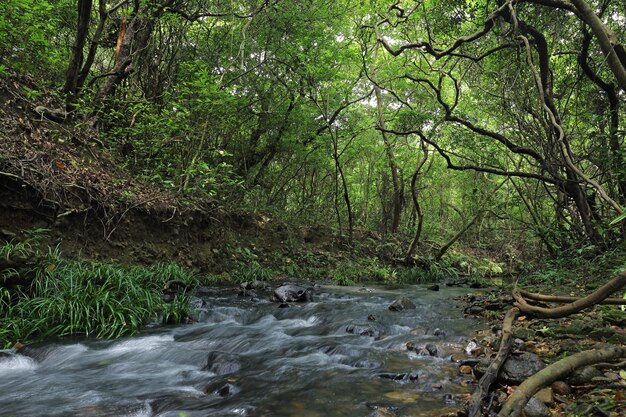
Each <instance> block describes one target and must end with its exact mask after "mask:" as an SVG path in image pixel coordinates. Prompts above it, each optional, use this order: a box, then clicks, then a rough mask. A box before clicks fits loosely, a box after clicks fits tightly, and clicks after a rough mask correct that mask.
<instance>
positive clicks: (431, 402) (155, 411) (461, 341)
mask: <svg viewBox="0 0 626 417" xmlns="http://www.w3.org/2000/svg"><path fill="white" fill-rule="evenodd" d="M466 291H467V290H463V289H459V288H442V291H439V292H433V291H428V290H427V289H426V288H425V287H422V286H405V287H394V288H390V287H368V291H364V290H363V289H359V288H344V287H330V286H324V287H321V288H316V289H315V291H314V299H313V302H310V303H303V304H297V303H293V304H292V305H291V308H278V305H277V304H275V303H271V302H270V301H263V300H261V301H257V302H253V301H250V300H249V299H246V298H241V297H237V295H236V294H235V293H234V292H233V290H229V289H213V290H211V291H210V292H205V293H204V294H203V296H202V298H203V299H204V300H205V301H206V311H205V312H203V313H202V315H201V317H200V322H199V323H196V324H191V325H180V326H171V327H160V328H154V329H149V330H147V331H145V332H143V333H141V334H140V335H138V336H135V337H131V338H126V339H120V340H115V341H94V340H79V341H76V340H74V341H71V342H68V341H65V342H63V343H47V344H43V345H40V346H36V347H28V348H27V349H25V350H24V352H25V353H27V354H28V356H25V355H22V354H16V355H12V356H8V357H2V358H0V416H3V417H8V416H20V417H21V416H33V417H34V416H129V417H131V416H132V417H144V416H145V417H151V416H159V417H165V416H168V417H196V416H198V417H200V416H202V417H205V416H268V417H270V416H310V417H313V416H319V417H325V416H367V415H368V414H370V413H372V412H373V410H374V409H376V407H389V408H390V409H391V410H393V411H394V412H395V413H396V414H397V415H403V416H405V415H406V416H437V415H442V414H444V413H445V412H446V411H448V410H449V409H455V407H456V408H458V407H459V404H460V403H461V402H462V397H463V395H464V394H465V393H467V392H468V388H463V385H465V384H464V381H465V380H468V379H469V378H468V377H466V376H463V375H461V374H459V371H458V364H455V363H453V362H452V361H451V360H450V354H451V353H452V352H454V351H457V352H458V351H462V350H463V347H464V346H465V345H466V344H467V339H468V337H471V335H472V333H473V331H474V330H475V329H476V328H477V327H480V324H479V323H477V322H475V321H473V320H471V319H468V318H464V317H463V314H462V309H461V308H460V307H457V306H456V305H455V304H459V303H458V302H455V301H454V299H453V298H454V297H456V296H459V295H462V294H464V293H465V292H466ZM399 296H407V297H408V298H410V299H411V300H413V302H414V303H415V304H416V305H417V308H416V309H415V310H405V311H400V312H391V311H389V310H388V308H387V307H388V306H389V304H390V303H391V302H392V301H393V300H394V299H396V298H397V297H399ZM369 315H373V316H374V317H370V319H372V318H374V319H375V320H374V321H372V320H368V316H369ZM350 325H359V326H363V327H356V333H359V332H360V333H370V334H372V336H369V335H367V334H365V335H359V334H352V333H348V332H346V328H347V327H349V326H350ZM368 326H369V327H368ZM378 333H379V334H378ZM407 342H413V343H414V344H416V345H418V346H420V345H424V344H426V343H431V344H433V345H436V346H437V348H438V350H439V353H438V356H429V355H421V354H418V353H416V352H414V351H408V350H407V348H406V344H407Z"/></svg>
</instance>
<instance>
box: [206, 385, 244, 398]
mask: <svg viewBox="0 0 626 417" xmlns="http://www.w3.org/2000/svg"><path fill="white" fill-rule="evenodd" d="M202 391H203V392H204V393H205V394H207V395H216V396H218V397H222V398H226V397H232V396H233V395H235V394H237V393H238V392H239V391H240V389H239V388H238V387H237V386H235V385H233V384H231V383H228V382H226V383H225V382H222V381H219V382H215V383H213V384H209V385H207V386H206V387H204V389H203V390H202Z"/></svg>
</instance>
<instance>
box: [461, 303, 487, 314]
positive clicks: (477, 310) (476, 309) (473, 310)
mask: <svg viewBox="0 0 626 417" xmlns="http://www.w3.org/2000/svg"><path fill="white" fill-rule="evenodd" d="M483 311H485V308H484V307H482V306H480V305H472V306H469V307H467V308H466V309H465V310H464V313H465V314H469V315H471V316H479V315H481V314H482V313H483Z"/></svg>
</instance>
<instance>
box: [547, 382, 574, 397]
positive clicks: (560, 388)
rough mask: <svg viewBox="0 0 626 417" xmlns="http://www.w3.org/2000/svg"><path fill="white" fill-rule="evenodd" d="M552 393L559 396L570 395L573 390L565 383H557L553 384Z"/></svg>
mask: <svg viewBox="0 0 626 417" xmlns="http://www.w3.org/2000/svg"><path fill="white" fill-rule="evenodd" d="M552 391H553V392H554V393H555V394H558V395H568V394H570V393H571V392H572V388H571V387H570V386H569V385H568V384H567V383H566V382H564V381H555V382H553V383H552Z"/></svg>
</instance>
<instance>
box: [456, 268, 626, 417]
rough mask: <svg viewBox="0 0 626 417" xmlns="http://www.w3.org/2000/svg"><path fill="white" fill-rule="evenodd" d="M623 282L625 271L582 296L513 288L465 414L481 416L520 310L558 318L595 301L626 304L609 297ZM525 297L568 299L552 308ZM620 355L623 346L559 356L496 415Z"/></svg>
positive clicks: (505, 415) (510, 416) (512, 412)
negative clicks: (494, 350) (493, 352)
mask: <svg viewBox="0 0 626 417" xmlns="http://www.w3.org/2000/svg"><path fill="white" fill-rule="evenodd" d="M625 285H626V272H622V273H620V274H619V275H617V276H616V277H615V278H613V279H612V280H610V281H609V282H607V283H606V284H604V285H603V286H602V287H600V288H598V289H597V290H596V291H594V292H593V293H591V294H589V295H588V296H586V297H582V298H577V297H562V296H551V295H544V294H537V293H531V292H528V291H523V290H520V289H515V290H513V298H514V299H515V301H516V302H515V307H513V308H511V309H510V310H509V311H508V312H507V314H506V315H505V317H504V323H503V327H502V339H501V341H500V348H499V350H498V354H497V356H496V358H495V359H494V360H493V362H492V363H491V364H490V365H489V368H487V371H486V372H485V374H484V375H483V377H482V378H481V379H480V381H479V382H478V387H477V388H476V390H475V391H474V393H473V394H472V398H471V400H470V402H469V404H468V407H467V409H468V417H478V416H479V415H481V405H482V401H483V399H484V398H485V397H486V395H487V393H488V392H489V388H490V386H491V384H492V383H493V381H494V380H496V378H497V376H498V373H499V371H500V368H501V367H502V365H503V364H504V362H505V361H506V358H507V357H508V354H509V350H510V349H511V343H512V334H513V323H514V321H515V319H516V318H517V316H518V315H519V314H520V313H523V314H527V315H529V316H533V317H542V318H561V317H566V316H569V315H571V314H575V313H578V312H579V311H582V310H584V309H586V308H589V307H593V306H594V305H596V304H613V305H623V304H626V301H625V300H624V299H619V298H608V297H609V296H610V295H611V294H612V293H614V292H616V291H619V290H620V289H621V288H623V287H624V286H625ZM526 298H528V299H530V300H534V301H547V302H567V303H568V304H565V305H563V306H559V307H554V308H544V307H537V306H533V305H530V304H528V302H527V301H526ZM620 358H626V347H609V348H605V349H599V350H590V351H585V352H580V353H577V354H574V355H572V356H569V357H567V358H565V359H562V360H560V361H558V362H556V363H554V364H552V365H550V366H548V367H546V368H544V369H543V370H541V371H539V372H537V373H536V374H535V375H533V376H532V377H530V378H528V379H527V380H526V381H524V382H523V383H522V384H521V385H520V386H519V387H518V388H517V390H516V391H515V392H514V393H513V395H512V396H511V397H509V399H508V400H507V401H506V403H505V404H504V406H503V408H502V410H501V411H500V413H499V414H498V417H517V416H519V415H520V414H521V412H522V410H523V409H524V407H525V406H526V403H527V402H528V401H529V400H530V398H531V397H532V396H533V395H534V394H535V393H536V392H537V391H539V390H540V389H541V388H543V387H544V386H546V385H549V384H551V383H552V382H554V381H557V380H559V379H561V378H563V377H565V376H567V375H568V374H570V373H571V372H573V371H574V370H576V369H578V368H580V367H583V366H587V365H592V364H601V365H603V366H607V367H610V366H611V365H610V364H606V363H604V362H607V361H614V360H617V359H620ZM623 363H624V362H622V364H623Z"/></svg>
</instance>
